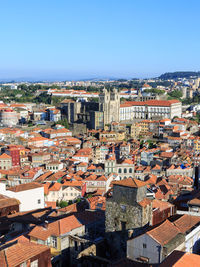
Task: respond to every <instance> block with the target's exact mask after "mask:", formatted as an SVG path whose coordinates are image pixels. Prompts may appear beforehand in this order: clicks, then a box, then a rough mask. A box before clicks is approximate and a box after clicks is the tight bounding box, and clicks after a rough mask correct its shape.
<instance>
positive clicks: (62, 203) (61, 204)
mask: <svg viewBox="0 0 200 267" xmlns="http://www.w3.org/2000/svg"><path fill="white" fill-rule="evenodd" d="M59 206H60V207H61V208H64V207H67V206H68V202H67V201H64V200H61V201H60V203H59Z"/></svg>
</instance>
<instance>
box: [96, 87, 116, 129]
mask: <svg viewBox="0 0 200 267" xmlns="http://www.w3.org/2000/svg"><path fill="white" fill-rule="evenodd" d="M119 108H120V94H119V93H118V91H117V89H113V91H108V90H106V89H104V90H103V92H102V93H101V94H100V95H99V111H101V112H103V119H104V126H105V125H106V124H111V122H113V121H114V122H119Z"/></svg>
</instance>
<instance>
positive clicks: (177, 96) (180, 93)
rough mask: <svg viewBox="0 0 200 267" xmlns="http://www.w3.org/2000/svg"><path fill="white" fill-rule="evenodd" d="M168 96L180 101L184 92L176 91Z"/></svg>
mask: <svg viewBox="0 0 200 267" xmlns="http://www.w3.org/2000/svg"><path fill="white" fill-rule="evenodd" d="M168 95H169V96H170V97H172V98H178V99H179V98H181V97H182V96H183V94H182V92H181V91H179V90H174V91H172V92H170V93H168Z"/></svg>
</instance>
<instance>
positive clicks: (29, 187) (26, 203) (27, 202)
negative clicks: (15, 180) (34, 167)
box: [0, 182, 45, 211]
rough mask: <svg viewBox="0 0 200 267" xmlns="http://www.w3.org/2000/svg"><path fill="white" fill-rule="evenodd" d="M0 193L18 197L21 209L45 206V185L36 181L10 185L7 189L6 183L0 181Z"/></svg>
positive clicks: (26, 209) (27, 209)
mask: <svg viewBox="0 0 200 267" xmlns="http://www.w3.org/2000/svg"><path fill="white" fill-rule="evenodd" d="M0 194H2V195H5V196H8V197H12V198H16V199H18V200H19V201H20V203H21V204H20V206H19V211H29V210H35V209H43V208H44V207H45V203H44V187H43V186H42V185H40V184H38V183H35V182H32V183H28V184H21V185H17V186H14V187H10V188H9V189H8V190H6V187H5V184H2V183H0Z"/></svg>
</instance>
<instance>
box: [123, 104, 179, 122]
mask: <svg viewBox="0 0 200 267" xmlns="http://www.w3.org/2000/svg"><path fill="white" fill-rule="evenodd" d="M181 115H182V104H181V102H180V101H178V100H175V99H174V100H147V101H127V102H125V103H123V104H121V105H120V121H130V120H134V119H157V118H160V119H164V118H168V119H173V118H174V117H175V116H177V117H180V118H181Z"/></svg>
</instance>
